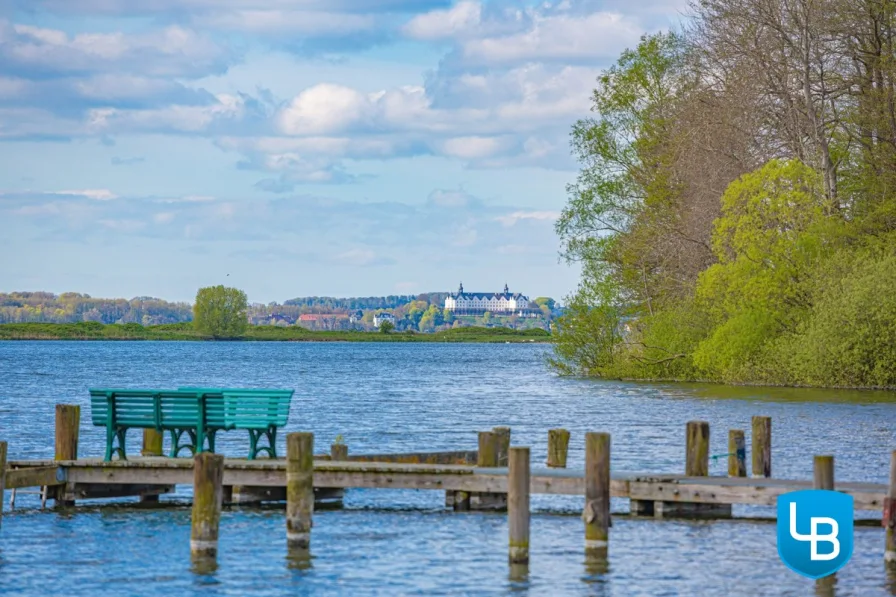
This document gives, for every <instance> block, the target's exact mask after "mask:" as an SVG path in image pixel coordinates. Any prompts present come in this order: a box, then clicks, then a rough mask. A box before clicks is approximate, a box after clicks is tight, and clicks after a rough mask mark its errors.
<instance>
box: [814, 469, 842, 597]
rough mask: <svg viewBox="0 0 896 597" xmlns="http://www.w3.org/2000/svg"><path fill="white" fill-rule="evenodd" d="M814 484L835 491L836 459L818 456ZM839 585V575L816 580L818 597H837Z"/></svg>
mask: <svg viewBox="0 0 896 597" xmlns="http://www.w3.org/2000/svg"><path fill="white" fill-rule="evenodd" d="M812 469H813V482H812V487H813V488H814V489H826V490H828V491H833V490H834V457H833V456H816V457H815V458H814V462H813V467H812ZM836 584H837V575H836V573H834V574H829V575H827V576H823V577H821V578H818V579H815V594H816V595H825V596H827V595H831V596H833V595H835V594H836V593H835V591H834V589H835V586H836Z"/></svg>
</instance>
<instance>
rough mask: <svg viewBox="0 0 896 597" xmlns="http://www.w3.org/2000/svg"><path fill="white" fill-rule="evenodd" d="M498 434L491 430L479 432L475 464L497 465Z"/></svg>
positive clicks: (483, 465)
mask: <svg viewBox="0 0 896 597" xmlns="http://www.w3.org/2000/svg"><path fill="white" fill-rule="evenodd" d="M497 440H498V436H497V435H496V434H495V433H494V432H492V431H480V432H479V454H478V455H477V457H476V466H480V467H495V466H498V442H497Z"/></svg>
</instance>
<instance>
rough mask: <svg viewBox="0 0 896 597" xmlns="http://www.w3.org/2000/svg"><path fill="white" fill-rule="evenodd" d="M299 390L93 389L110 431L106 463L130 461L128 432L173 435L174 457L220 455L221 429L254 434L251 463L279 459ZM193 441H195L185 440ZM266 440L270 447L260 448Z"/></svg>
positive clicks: (96, 408) (100, 420)
mask: <svg viewBox="0 0 896 597" xmlns="http://www.w3.org/2000/svg"><path fill="white" fill-rule="evenodd" d="M292 395H293V390H274V389H242V388H179V389H177V390H143V389H115V388H92V389H90V408H91V416H92V419H93V424H94V425H97V426H100V427H105V428H106V454H105V460H106V461H110V460H112V456H113V455H114V454H118V456H119V458H121V459H122V460H125V459H127V454H126V451H125V442H126V435H127V431H128V429H132V428H136V429H156V430H158V431H168V432H169V433H170V435H171V451H170V456H171V457H172V458H175V457H177V456H178V455H179V454H180V452H181V450H183V449H188V450H190V451H191V452H192V453H193V454H196V453H197V452H202V451H206V450H207V451H209V452H214V451H215V435H216V434H217V432H218V431H229V430H233V429H246V430H248V431H249V456H248V458H249V460H253V459H254V458H255V457H256V456H257V455H258V453H259V452H267V454H268V455H269V456H271V457H272V458H276V457H277V449H276V441H277V428H278V427H282V426H283V425H285V424H286V421H287V419H288V418H289V406H290V402H291V400H292ZM185 436H186V437H189V443H187V442H186V441H185V439H184V438H185ZM262 437H264V438H265V439H266V440H267V444H268V445H266V446H263V445H262V446H259V440H260V439H261V438H262Z"/></svg>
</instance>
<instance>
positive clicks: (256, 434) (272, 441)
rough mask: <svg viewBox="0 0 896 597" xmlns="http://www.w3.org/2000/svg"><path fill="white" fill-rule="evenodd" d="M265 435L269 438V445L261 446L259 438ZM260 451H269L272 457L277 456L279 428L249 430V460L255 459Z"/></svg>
mask: <svg viewBox="0 0 896 597" xmlns="http://www.w3.org/2000/svg"><path fill="white" fill-rule="evenodd" d="M262 436H264V437H265V438H267V440H268V445H267V446H259V445H258V440H260V439H261V438H262ZM259 452H267V454H268V456H270V457H271V458H276V457H277V428H276V427H269V428H267V429H250V430H249V458H248V459H249V460H255V457H256V456H258V453H259Z"/></svg>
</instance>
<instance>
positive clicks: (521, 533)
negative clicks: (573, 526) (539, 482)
mask: <svg viewBox="0 0 896 597" xmlns="http://www.w3.org/2000/svg"><path fill="white" fill-rule="evenodd" d="M508 467H509V469H510V470H509V472H508V478H507V518H508V525H507V526H508V528H509V531H510V533H509V534H510V546H509V547H510V553H509V560H510V564H511V565H514V564H528V563H529V448H516V447H515V448H510V454H509V458H508Z"/></svg>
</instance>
